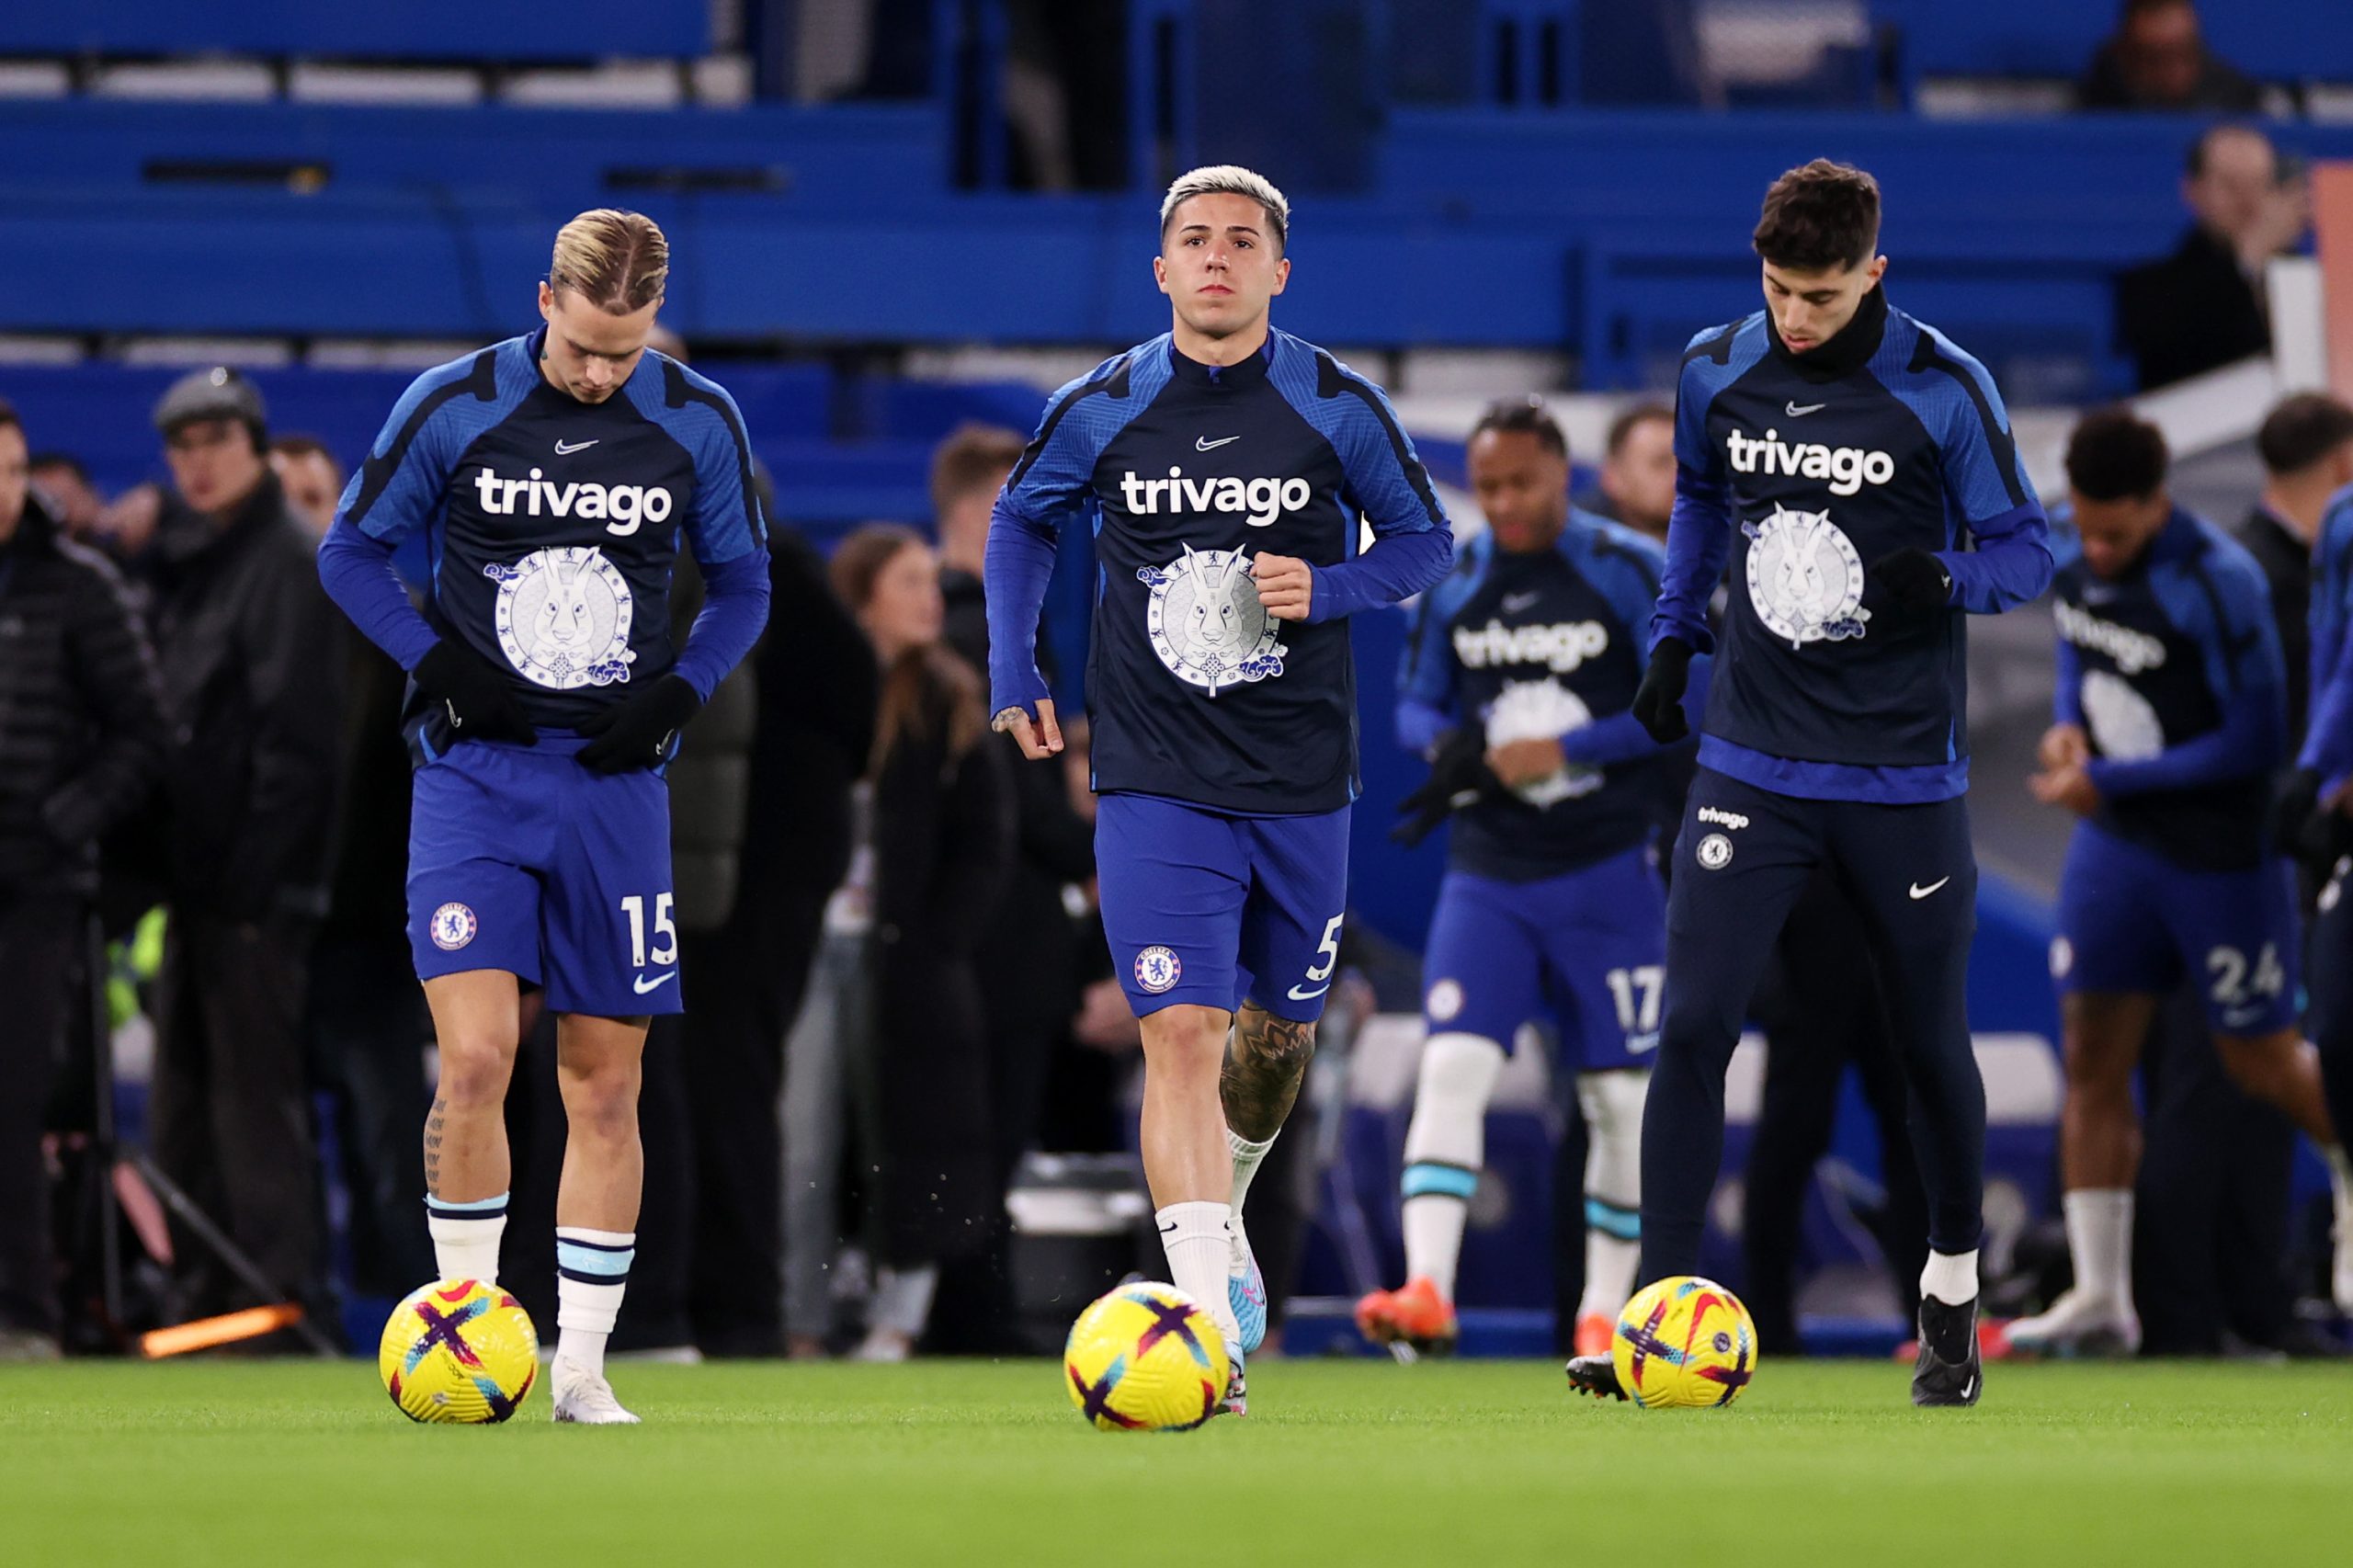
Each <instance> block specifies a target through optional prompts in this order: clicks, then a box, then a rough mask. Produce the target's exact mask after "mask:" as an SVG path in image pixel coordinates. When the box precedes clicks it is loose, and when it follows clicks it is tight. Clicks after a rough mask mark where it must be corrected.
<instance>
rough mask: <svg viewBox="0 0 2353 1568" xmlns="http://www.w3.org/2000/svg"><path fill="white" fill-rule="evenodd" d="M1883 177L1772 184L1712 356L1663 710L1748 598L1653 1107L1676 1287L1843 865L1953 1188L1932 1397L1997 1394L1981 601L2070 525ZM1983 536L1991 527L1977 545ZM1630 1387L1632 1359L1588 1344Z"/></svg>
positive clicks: (1928, 1341)
mask: <svg viewBox="0 0 2353 1568" xmlns="http://www.w3.org/2000/svg"><path fill="white" fill-rule="evenodd" d="M1879 227H1880V195H1879V186H1878V183H1877V182H1876V181H1874V180H1873V179H1872V178H1871V177H1870V176H1869V175H1868V174H1865V173H1864V172H1863V171H1861V170H1860V169H1856V168H1850V167H1848V166H1847V165H1842V164H1834V163H1830V162H1827V161H1823V160H1817V161H1815V162H1813V163H1811V164H1808V165H1805V166H1804V167H1802V168H1798V169H1792V170H1790V172H1789V173H1787V174H1785V175H1783V176H1781V177H1780V178H1779V179H1778V180H1776V181H1775V182H1774V183H1773V186H1772V188H1771V189H1770V190H1768V192H1767V193H1766V197H1765V205H1764V211H1763V214H1762V216H1761V218H1760V220H1759V222H1758V223H1757V225H1756V236H1755V244H1756V253H1757V255H1758V256H1760V257H1761V258H1762V260H1763V264H1764V266H1763V278H1764V289H1765V301H1766V309H1764V310H1762V311H1759V312H1756V314H1754V315H1751V316H1748V317H1746V318H1745V319H1744V320H1741V321H1737V322H1733V323H1731V324H1727V325H1724V326H1721V327H1711V328H1710V329H1709V330H1708V331H1706V332H1703V333H1701V334H1699V336H1697V337H1695V338H1693V339H1692V341H1691V347H1690V348H1689V349H1688V351H1687V352H1686V353H1685V355H1684V359H1683V369H1682V377H1681V381H1680V383H1679V385H1678V387H1677V399H1676V440H1675V448H1676V460H1677V464H1678V472H1677V480H1676V498H1675V516H1674V520H1673V522H1672V523H1671V524H1670V525H1669V528H1668V530H1667V548H1666V554H1667V561H1666V573H1665V581H1664V583H1663V585H1662V586H1661V591H1660V594H1659V602H1658V611H1657V614H1656V615H1655V616H1654V619H1653V621H1652V641H1651V662H1650V667H1649V669H1648V671H1647V672H1646V673H1645V674H1644V676H1643V685H1642V689H1641V690H1640V691H1639V692H1637V693H1636V694H1635V698H1634V712H1635V713H1636V714H1637V715H1639V716H1640V717H1641V719H1642V721H1643V723H1644V724H1645V725H1646V726H1647V727H1648V728H1649V729H1650V731H1651V733H1653V734H1654V735H1655V736H1657V737H1658V738H1660V739H1661V740H1670V739H1674V738H1677V737H1678V736H1680V735H1681V734H1682V733H1684V722H1683V710H1682V706H1681V699H1682V697H1683V694H1684V689H1685V685H1686V679H1687V676H1686V672H1687V671H1688V667H1689V665H1690V664H1691V662H1692V661H1693V660H1694V659H1695V658H1696V657H1697V656H1698V655H1699V654H1700V653H1706V652H1709V651H1710V650H1711V648H1713V647H1714V642H1715V639H1714V637H1713V636H1712V635H1711V632H1710V631H1709V627H1708V619H1707V605H1708V597H1709V595H1710V594H1711V592H1713V591H1714V588H1715V586H1716V584H1717V582H1718V580H1719V579H1720V578H1722V575H1723V568H1724V563H1725V559H1726V556H1727V554H1729V555H1730V557H1731V561H1732V592H1731V603H1730V606H1729V608H1728V609H1727V612H1726V620H1725V631H1724V638H1723V646H1722V649H1721V650H1720V651H1718V653H1717V656H1716V661H1715V671H1714V679H1713V680H1712V682H1711V689H1710V692H1709V697H1708V708H1707V720H1706V722H1705V723H1704V724H1703V725H1702V727H1701V733H1700V738H1699V777H1698V778H1697V780H1696V781H1695V782H1694V784H1693V786H1692V789H1691V794H1690V798H1689V801H1688V803H1687V805H1686V806H1685V809H1684V816H1683V827H1682V832H1681V835H1680V837H1679V838H1678V839H1677V843H1676V848H1675V857H1676V858H1675V869H1674V875H1673V879H1672V882H1673V890H1672V892H1671V893H1670V895H1669V898H1668V903H1667V918H1666V932H1667V952H1666V997H1665V1010H1664V1013H1663V1016H1662V1017H1661V1021H1660V1039H1659V1051H1658V1058H1657V1061H1656V1063H1655V1065H1654V1068H1653V1070H1652V1074H1651V1089H1650V1098H1649V1102H1648V1104H1647V1106H1646V1107H1645V1108H1644V1111H1643V1183H1642V1185H1643V1262H1642V1268H1641V1270H1640V1275H1639V1280H1638V1282H1641V1283H1647V1282H1650V1281H1654V1280H1657V1279H1661V1278H1669V1277H1673V1276H1678V1275H1688V1274H1693V1273H1696V1272H1697V1271H1698V1266H1699V1239H1700V1233H1701V1231H1702V1229H1703V1227H1704V1225H1705V1223H1706V1217H1707V1205H1708V1199H1709V1195H1710V1194H1711V1192H1712V1191H1713V1189H1714V1187H1715V1182H1716V1173H1717V1167H1718V1165H1720V1164H1721V1163H1722V1157H1723V1125H1724V1071H1725V1068H1726V1066H1727V1065H1728V1064H1729V1063H1730V1062H1731V1060H1732V1052H1733V1046H1734V1045H1735V1044H1736V1043H1737V1042H1738V1040H1739V1038H1740V1028H1741V1021H1742V1017H1743V1016H1744V1014H1745V1010H1746V1008H1747V1006H1748V1003H1749V999H1750V996H1751V994H1753V993H1754V992H1755V990H1756V983H1757V979H1758V977H1759V975H1760V974H1761V973H1762V971H1763V970H1764V967H1765V964H1766V961H1767V960H1768V957H1769V955H1770V953H1771V950H1772V946H1773V943H1774V940H1775V938H1776V937H1778V936H1779V932H1780V928H1781V923H1782V921H1783V919H1784V917H1785V916H1786V915H1788V914H1789V912H1790V906H1791V905H1792V904H1793V903H1796V901H1797V899H1798V897H1799V896H1800V894H1802V892H1804V891H1805V887H1806V884H1807V882H1808V881H1809V880H1810V879H1811V878H1812V877H1813V873H1814V870H1815V869H1816V868H1817V867H1820V866H1824V865H1827V866H1829V867H1831V868H1832V869H1833V870H1834V872H1835V874H1836V876H1837V877H1838V878H1839V880H1840V881H1842V882H1843V883H1844V884H1845V886H1846V890H1847V893H1848V895H1849V896H1850V897H1851V898H1852V899H1853V900H1854V903H1855V905H1856V908H1857V909H1858V910H1859V913H1860V914H1861V915H1862V918H1863V924H1864V927H1865V930H1866V932H1867V934H1868V936H1869V938H1870V945H1871V948H1872V955H1871V956H1872V958H1873V960H1874V961H1875V964H1876V966H1877V968H1878V971H1879V974H1880V976H1881V981H1882V982H1883V983H1884V984H1885V986H1886V989H1887V992H1888V1000H1889V1003H1890V1012H1891V1017H1890V1020H1889V1021H1890V1024H1891V1027H1892V1029H1893V1035H1894V1039H1895V1042H1896V1048H1897V1050H1898V1051H1901V1052H1902V1053H1903V1057H1904V1070H1905V1074H1906V1076H1907V1077H1908V1079H1909V1081H1910V1085H1911V1094H1912V1119H1913V1122H1914V1124H1915V1129H1916V1135H1915V1142H1916V1145H1917V1150H1918V1157H1919V1161H1920V1174H1921V1179H1922V1184H1923V1186H1925V1187H1926V1188H1927V1196H1928V1206H1929V1229H1928V1245H1929V1256H1928V1263H1927V1267H1926V1269H1925V1270H1924V1271H1923V1273H1922V1276H1921V1297H1922V1300H1921V1305H1920V1358H1919V1363H1918V1366H1917V1368H1916V1369H1915V1373H1914V1376H1913V1383H1912V1398H1913V1401H1914V1403H1919V1404H1973V1403H1976V1402H1977V1398H1978V1395H1979V1392H1980V1385H1981V1383H1982V1381H1983V1377H1982V1373H1981V1371H1980V1368H1979V1357H1978V1352H1977V1335H1976V1314H1977V1294H1978V1291H1977V1244H1978V1239H1979V1236H1980V1233H1981V1232H1982V1230H1983V1220H1982V1217H1981V1215H1980V1212H1979V1208H1980V1199H1981V1196H1982V1189H1983V1186H1984V1142H1985V1093H1984V1083H1983V1081H1982V1080H1981V1079H1980V1078H1979V1076H1978V1072H1977V1062H1976V1058H1975V1056H1974V1055H1973V1054H1972V1050H1971V1046H1970V1038H1969V1019H1968V1016H1967V1010H1966V999H1965V994H1964V986H1963V983H1964V980H1965V978H1966V975H1967V972H1968V967H1969V942H1970V937H1971V934H1972V932H1973V931H1974V929H1975V927H1976V912H1975V900H1976V892H1977V867H1976V861H1975V859H1974V858H1973V857H1972V851H1971V847H1970V835H1969V815H1968V808H1967V806H1966V805H1965V804H1964V802H1963V801H1962V795H1963V793H1964V791H1966V790H1967V789H1968V787H1969V749H1968V740H1967V736H1966V734H1965V733H1964V731H1963V725H1962V717H1963V711H1964V700H1963V699H1964V688H1965V685H1966V682H1967V663H1966V658H1965V652H1966V649H1965V642H1966V638H1965V632H1964V626H1965V624H1966V623H1965V622H1964V620H1963V619H1962V617H1963V616H1964V614H1972V613H1973V614H1992V613H1995V612H1998V611H2000V610H2004V609H2007V608H2010V607H2011V606H2013V605H2017V604H2021V603H2023V602H2025V601H2026V600H2028V599H2030V598H2032V597H2035V596H2036V595H2037V594H2040V592H2041V591H2042V590H2043V588H2044V587H2045V586H2046V585H2048V584H2049V583H2050V581H2051V551H2050V550H2049V548H2048V547H2047V545H2046V544H2045V543H2044V540H2045V536H2046V535H2047V533H2048V531H2049V529H2048V527H2047V525H2046V524H2045V522H2044V520H2043V515H2042V507H2041V506H2040V503H2039V502H2038V501H2037V500H2036V499H2035V494H2034V491H2033V488H2032V486H2031V485H2030V484H2029V482H2028V480H2027V477H2026V472H2025V470H2024V468H2023V467H2022V466H2021V465H2020V463H2019V462H2018V453H2017V451H2016V449H2015V448H2014V446H2013V444H2012V441H2011V437H2010V430H2009V425H2008V421H2007V417H2006V415H2005V414H2004V412H2003V409H2002V402H2001V398H2000V395H1999V394H1998V393H1997V392H1995V390H1994V383H1993V380H1992V378H1991V377H1989V376H1988V375H1987V374H1986V373H1985V370H1984V367H1983V366H1981V365H1979V364H1978V363H1977V362H1976V361H1975V360H1974V359H1972V358H1969V357H1968V356H1967V355H1966V354H1963V353H1962V352H1961V350H1960V349H1959V348H1956V347H1954V346H1953V345H1952V344H1951V342H1950V341H1949V340H1948V339H1947V338H1946V337H1944V336H1943V335H1941V334H1940V333H1938V332H1937V331H1936V330H1935V329H1934V328H1932V327H1929V326H1927V325H1925V324H1922V323H1920V322H1917V321H1915V320H1913V319H1912V318H1911V317H1910V316H1907V315H1905V314H1904V312H1901V311H1898V310H1896V309H1894V308H1893V306H1891V305H1890V304H1889V303H1888V300H1887V293H1886V290H1884V289H1882V288H1881V278H1882V277H1883V276H1884V275H1885V273H1886V271H1887V258H1886V257H1885V256H1881V255H1879V254H1878V250H1879ZM1964 543H1973V545H1974V548H1973V549H1964V548H1963V546H1964ZM1569 1375H1570V1379H1571V1381H1573V1382H1574V1384H1575V1385H1576V1386H1577V1387H1578V1388H1580V1389H1581V1390H1584V1391H1586V1392H1598V1393H1612V1394H1619V1396H1620V1397H1621V1398H1622V1397H1623V1394H1622V1392H1620V1390H1619V1388H1618V1382H1617V1375H1616V1373H1615V1372H1614V1371H1613V1370H1612V1369H1611V1367H1610V1365H1609V1361H1608V1358H1607V1357H1581V1358H1577V1359H1575V1360H1573V1361H1572V1362H1570V1364H1569Z"/></svg>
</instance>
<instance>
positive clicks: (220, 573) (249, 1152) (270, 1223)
mask: <svg viewBox="0 0 2353 1568" xmlns="http://www.w3.org/2000/svg"><path fill="white" fill-rule="evenodd" d="M155 426H156V428H157V429H159V430H160V431H162V432H163V436H164V447H165V457H166V458H167V460H169V462H170V464H171V469H172V477H173V480H174V483H175V488H174V491H173V494H171V495H170V496H169V497H167V498H166V500H165V504H164V510H163V517H162V518H161V520H160V521H159V522H158V524H157V527H156V533H155V542H154V545H153V550H152V551H151V553H150V558H149V559H150V562H151V569H152V572H153V578H154V587H155V598H154V618H155V646H156V653H157V654H158V656H159V659H160V663H161V665H162V671H163V683H164V706H165V715H166V716H167V718H168V719H169V721H170V722H171V726H172V748H171V756H170V767H169V771H168V772H167V774H166V776H165V792H164V794H165V804H166V806H167V808H168V813H167V821H168V833H169V844H168V849H167V852H166V854H165V857H164V859H163V866H162V870H163V876H164V885H165V895H166V901H167V903H168V905H169V908H170V912H171V925H170V927H169V935H168V936H167V937H166V939H165V950H164V972H163V978H162V986H161V1006H160V1013H161V1016H160V1017H159V1018H158V1020H157V1026H158V1028H157V1034H158V1038H157V1043H156V1053H155V1084H154V1102H153V1113H152V1114H153V1130H154V1131H153V1142H154V1146H155V1153H156V1157H157V1158H158V1159H159V1160H160V1161H161V1162H162V1164H163V1165H164V1168H165V1171H166V1172H167V1173H168V1174H170V1175H171V1176H173V1177H174V1178H175V1179H176V1180H177V1181H179V1182H180V1183H181V1185H182V1186H184V1187H187V1188H188V1190H189V1192H190V1194H191V1195H192V1196H193V1197H194V1198H195V1199H196V1201H197V1202H198V1204H199V1206H200V1207H202V1208H204V1209H205V1210H207V1211H208V1212H210V1214H211V1215H212V1216H213V1217H214V1218H215V1219H216V1220H218V1221H221V1223H222V1225H223V1227H224V1228H225V1229H226V1230H227V1231H228V1233H229V1235H230V1236H231V1238H232V1239H233V1240H234V1241H235V1243H236V1244H237V1245H238V1246H239V1247H241V1248H242V1249H244V1252H245V1253H246V1255H247V1256H250V1257H252V1258H253V1259H254V1260H255V1261H256V1263H257V1264H258V1265H259V1266H260V1267H261V1269H262V1271H263V1272H264V1273H266V1274H267V1275H268V1276H269V1278H271V1280H272V1281H274V1282H275V1283H276V1284H277V1285H278V1287H279V1288H280V1289H281V1290H290V1291H293V1292H296V1293H297V1294H301V1295H306V1296H307V1295H311V1294H312V1293H313V1292H314V1291H315V1290H316V1289H317V1286H318V1282H319V1278H320V1274H321V1267H320V1266H321V1261H322V1260H321V1247H320V1231H321V1224H320V1221H321V1215H320V1212H319V1181H318V1153H317V1143H316V1140H315V1138H314V1136H313V1129H312V1123H311V1112H310V1104H309V1092H310V1091H309V1084H308V1081H307V1079H306V1076H305V1074H304V1069H303V1057H302V1048H301V1010H302V1004H303V998H304V987H305V982H306V976H307V971H308V963H309V958H310V949H311V941H312V937H313V933H314V931H315V929H316V926H317V921H318V917H319V916H320V915H321V914H322V913H323V912H324V908H325V904H326V894H325V887H324V881H325V872H326V859H327V837H328V828H329V823H330V818H331V816H332V812H333V809H334V804H335V784H336V780H335V770H336V754H337V747H338V744H339V742H340V736H341V713H342V708H341V697H342V692H341V687H342V669H343V658H342V652H343V642H342V640H341V638H340V636H339V635H338V632H337V629H336V619H335V612H334V609H333V607H332V606H330V605H329V603H328V602H327V598H326V596H325V595H324V593H323V592H322V591H321V589H320V587H319V578H318V573H317V570H316V568H315V567H314V566H313V562H312V551H311V541H310V539H309V537H308V536H307V535H306V534H304V533H303V531H302V529H301V525H300V524H299V523H298V522H297V521H296V520H295V519H294V517H293V516H292V514H291V513H290V511H289V509H288V507H287V505H286V499H285V494H284V492H283V491H282V490H281V489H280V488H279V485H278V479H277V476H276V475H274V474H273V473H271V472H270V471H269V465H268V460H267V451H268V442H267V431H266V427H265V426H264V423H263V413H262V403H261V397H260V395H259V394H258V393H257V392H255V391H254V389H253V386H252V385H251V383H249V382H248V381H245V380H244V378H243V377H242V376H240V375H238V374H237V373H236V372H235V371H234V370H230V369H213V370H200V371H197V372H195V373H193V374H191V375H189V376H187V377H184V378H183V379H182V380H180V381H178V382H176V383H175V384H174V386H173V387H172V389H171V390H170V392H167V393H165V397H164V400H163V402H162V403H158V404H157V405H156V409H155ZM201 1254H202V1249H201V1248H199V1247H193V1246H189V1245H186V1244H183V1245H182V1246H181V1247H180V1249H179V1256H181V1258H182V1260H183V1263H184V1266H185V1267H186V1275H185V1278H184V1280H183V1283H184V1284H185V1285H186V1286H187V1288H188V1301H187V1302H186V1304H187V1305H188V1307H189V1308H191V1309H192V1310H197V1311H203V1310H208V1309H212V1310H217V1309H221V1308H224V1307H228V1306H233V1305H248V1304H251V1303H250V1301H247V1300H245V1299H244V1296H243V1295H242V1294H241V1293H239V1292H237V1291H233V1290H231V1289H230V1287H229V1286H228V1283H227V1281H226V1280H225V1279H223V1278H221V1277H219V1276H218V1275H217V1274H214V1273H212V1272H210V1270H208V1269H207V1268H206V1267H205V1264H206V1260H205V1259H204V1258H203V1257H202V1256H201Z"/></svg>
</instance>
